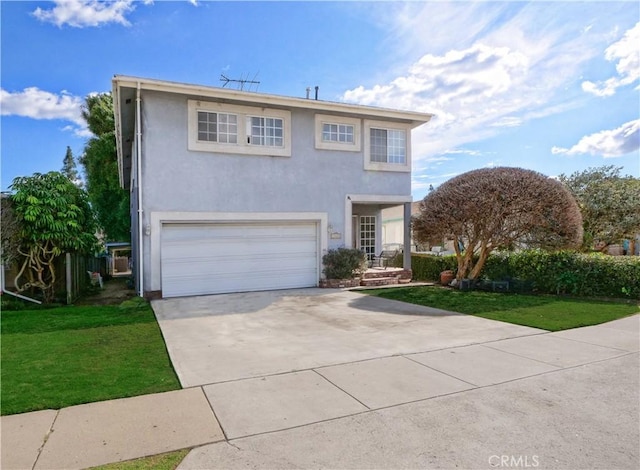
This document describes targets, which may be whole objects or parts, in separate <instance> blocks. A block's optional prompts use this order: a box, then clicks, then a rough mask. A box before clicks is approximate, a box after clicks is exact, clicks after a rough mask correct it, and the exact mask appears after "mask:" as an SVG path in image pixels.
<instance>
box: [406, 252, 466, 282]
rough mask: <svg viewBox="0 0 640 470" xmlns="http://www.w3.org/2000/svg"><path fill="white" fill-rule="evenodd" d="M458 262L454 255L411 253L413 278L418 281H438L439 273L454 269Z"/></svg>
mask: <svg viewBox="0 0 640 470" xmlns="http://www.w3.org/2000/svg"><path fill="white" fill-rule="evenodd" d="M457 267H458V263H457V261H456V257H455V256H454V255H449V256H435V255H417V254H412V255H411V270H412V271H413V278H414V279H417V280H420V281H439V280H440V273H441V272H442V271H446V270H448V269H451V270H452V271H454V272H455V271H456V269H457Z"/></svg>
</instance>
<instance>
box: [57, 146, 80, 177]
mask: <svg viewBox="0 0 640 470" xmlns="http://www.w3.org/2000/svg"><path fill="white" fill-rule="evenodd" d="M60 172H61V173H62V174H63V175H65V176H66V177H67V178H69V180H71V181H72V182H73V183H76V184H77V183H78V181H79V178H78V170H77V167H76V160H75V158H73V152H72V151H71V147H69V146H68V145H67V153H66V154H65V155H64V160H62V169H61V170H60Z"/></svg>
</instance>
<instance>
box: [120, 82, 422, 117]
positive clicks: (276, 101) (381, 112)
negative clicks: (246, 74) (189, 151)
mask: <svg viewBox="0 0 640 470" xmlns="http://www.w3.org/2000/svg"><path fill="white" fill-rule="evenodd" d="M138 85H139V86H140V87H141V88H142V89H144V90H153V91H164V92H169V93H179V94H184V95H194V96H203V97H210V98H217V99H226V100H230V101H238V102H251V103H261V104H264V105H268V106H281V107H291V108H304V109H314V110H317V111H326V112H342V113H349V114H355V115H361V116H369V117H371V118H374V119H380V118H386V119H392V120H398V121H403V122H406V123H409V124H411V126H412V127H418V126H420V125H422V124H425V123H427V122H429V120H430V119H431V118H432V117H433V114H430V113H420V112H416V111H401V110H395V109H388V108H378V107H373V106H363V105H357V104H347V103H338V102H332V101H322V100H312V99H305V98H295V97H288V96H280V95H269V94H265V93H254V92H245V91H237V90H230V89H226V88H220V87H210V86H203V85H191V84H186V83H179V82H168V81H164V80H155V79H148V78H137V77H130V76H124V75H115V76H114V77H113V89H114V95H115V90H116V89H119V88H122V87H129V88H135V87H137V86H138Z"/></svg>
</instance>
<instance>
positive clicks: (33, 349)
mask: <svg viewBox="0 0 640 470" xmlns="http://www.w3.org/2000/svg"><path fill="white" fill-rule="evenodd" d="M1 326H2V345H1V352H2V371H1V385H0V387H1V393H2V405H1V413H2V415H7V414H14V413H23V412H27V411H35V410H42V409H58V408H63V407H66V406H71V405H78V404H81V403H89V402H94V401H101V400H109V399H113V398H123V397H130V396H136V395H143V394H148V393H157V392H164V391H168V390H177V389H179V388H180V384H179V382H178V379H177V377H176V374H175V371H174V370H173V367H172V365H171V362H170V360H169V356H168V354H167V351H166V347H165V344H164V340H163V339H162V335H161V333H160V328H159V326H158V323H157V322H156V319H155V316H154V314H153V311H152V310H151V307H150V306H149V304H148V303H147V302H145V301H143V300H142V299H139V298H134V299H131V300H128V301H126V302H123V303H122V304H121V305H107V306H64V307H57V308H51V309H37V310H20V311H6V310H4V311H3V312H2V319H1Z"/></svg>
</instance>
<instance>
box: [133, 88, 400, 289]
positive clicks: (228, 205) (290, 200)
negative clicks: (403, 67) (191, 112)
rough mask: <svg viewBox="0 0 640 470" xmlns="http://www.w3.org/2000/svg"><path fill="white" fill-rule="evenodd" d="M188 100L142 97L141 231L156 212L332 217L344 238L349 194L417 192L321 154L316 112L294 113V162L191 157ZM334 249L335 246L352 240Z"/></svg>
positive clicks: (393, 177) (391, 176) (359, 162)
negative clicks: (316, 137) (316, 139)
mask: <svg viewBox="0 0 640 470" xmlns="http://www.w3.org/2000/svg"><path fill="white" fill-rule="evenodd" d="M187 100H188V98H187V97H186V96H179V95H170V94H164V93H158V92H153V91H144V92H143V96H142V110H143V111H142V115H143V135H142V142H143V145H142V147H143V157H142V185H143V186H142V187H143V204H144V213H143V222H142V223H143V225H147V224H149V222H150V213H151V212H153V211H177V212H179V211H189V212H197V211H202V212H326V213H327V214H328V223H329V224H330V225H332V227H333V230H334V231H335V232H339V233H342V234H343V235H344V233H345V227H344V225H345V199H346V196H347V194H375V195H401V196H410V194H411V176H410V173H399V172H376V171H365V170H364V168H363V167H364V161H363V159H364V155H363V152H338V151H329V150H316V149H315V147H314V112H313V111H310V110H309V111H307V110H299V109H294V110H291V114H292V116H291V121H292V122H291V135H292V140H291V149H292V152H291V157H263V156H248V155H224V154H218V153H207V152H196V151H189V150H188V148H187V144H188V141H187V139H188V135H187V117H188V109H187ZM324 114H326V112H325V113H324ZM362 148H364V145H362ZM328 243H329V246H328V247H329V248H336V247H339V246H344V245H345V244H346V243H347V241H346V240H345V239H344V236H343V237H342V238H340V239H330V240H329V242H328ZM349 243H350V242H349ZM147 246H148V244H147ZM147 246H145V247H144V261H145V262H144V265H145V270H146V269H148V266H150V263H149V262H150V254H149V250H148V249H147ZM145 278H146V279H145V283H144V284H145V289H148V288H149V287H148V284H147V279H148V275H145Z"/></svg>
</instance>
